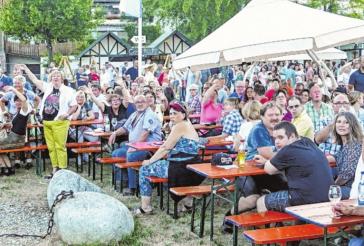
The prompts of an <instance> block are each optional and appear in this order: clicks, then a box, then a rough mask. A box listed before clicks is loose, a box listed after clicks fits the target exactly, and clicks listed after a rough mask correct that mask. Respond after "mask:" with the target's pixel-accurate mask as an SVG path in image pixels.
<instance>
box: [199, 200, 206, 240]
mask: <svg viewBox="0 0 364 246" xmlns="http://www.w3.org/2000/svg"><path fill="white" fill-rule="evenodd" d="M205 214H206V195H203V197H202V206H201V217H200V233H199V235H198V236H199V237H200V238H202V237H203V233H204V230H205Z"/></svg>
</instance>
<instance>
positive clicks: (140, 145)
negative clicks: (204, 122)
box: [126, 139, 233, 152]
mask: <svg viewBox="0 0 364 246" xmlns="http://www.w3.org/2000/svg"><path fill="white" fill-rule="evenodd" d="M163 143H164V141H154V142H136V143H127V144H126V145H128V146H129V147H131V148H134V149H136V150H145V151H151V152H155V151H157V150H158V148H159V147H160V146H161V145H162V144H163ZM231 144H233V142H232V141H225V140H223V139H222V140H214V141H209V142H208V143H207V144H206V147H216V146H226V145H231Z"/></svg>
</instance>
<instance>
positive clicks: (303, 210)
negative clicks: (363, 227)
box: [285, 199, 364, 245]
mask: <svg viewBox="0 0 364 246" xmlns="http://www.w3.org/2000/svg"><path fill="white" fill-rule="evenodd" d="M342 202H344V203H347V204H353V205H356V204H357V200H356V199H355V200H354V199H352V200H345V201H342ZM285 211H286V212H287V213H288V214H291V215H293V216H295V217H297V218H298V219H300V220H303V221H305V222H307V223H310V224H314V225H317V226H320V227H322V228H324V235H323V236H324V245H327V239H328V238H329V237H339V236H345V235H347V234H348V233H347V232H345V231H344V230H343V228H344V227H346V226H353V225H358V224H363V223H364V216H354V215H350V216H349V215H342V216H341V217H339V218H332V210H331V203H330V202H323V203H314V204H307V205H300V206H292V207H288V208H286V209H285ZM331 227H336V228H338V229H339V232H337V233H335V234H331V235H328V232H327V230H328V228H331Z"/></svg>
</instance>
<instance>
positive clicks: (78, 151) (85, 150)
mask: <svg viewBox="0 0 364 246" xmlns="http://www.w3.org/2000/svg"><path fill="white" fill-rule="evenodd" d="M72 152H74V153H76V154H77V156H76V170H77V172H78V156H79V155H81V154H91V155H92V179H93V180H95V175H96V167H95V162H96V157H95V155H96V154H97V153H101V152H102V150H101V148H100V147H99V146H98V147H87V148H78V149H72ZM81 172H83V165H82V163H81ZM90 175H91V163H90V159H89V161H88V176H90Z"/></svg>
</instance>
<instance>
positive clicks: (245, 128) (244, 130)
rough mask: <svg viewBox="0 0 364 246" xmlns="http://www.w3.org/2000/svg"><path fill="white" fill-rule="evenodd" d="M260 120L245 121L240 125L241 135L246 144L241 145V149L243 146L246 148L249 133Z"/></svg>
mask: <svg viewBox="0 0 364 246" xmlns="http://www.w3.org/2000/svg"><path fill="white" fill-rule="evenodd" d="M259 121H260V120H255V121H245V122H243V123H242V124H241V126H240V131H239V135H240V137H241V138H242V139H243V140H244V144H242V145H240V147H239V149H241V148H243V149H246V144H247V142H246V140H247V139H248V136H249V133H250V131H251V130H252V128H253V127H254V126H255V125H256V124H257V123H259Z"/></svg>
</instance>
